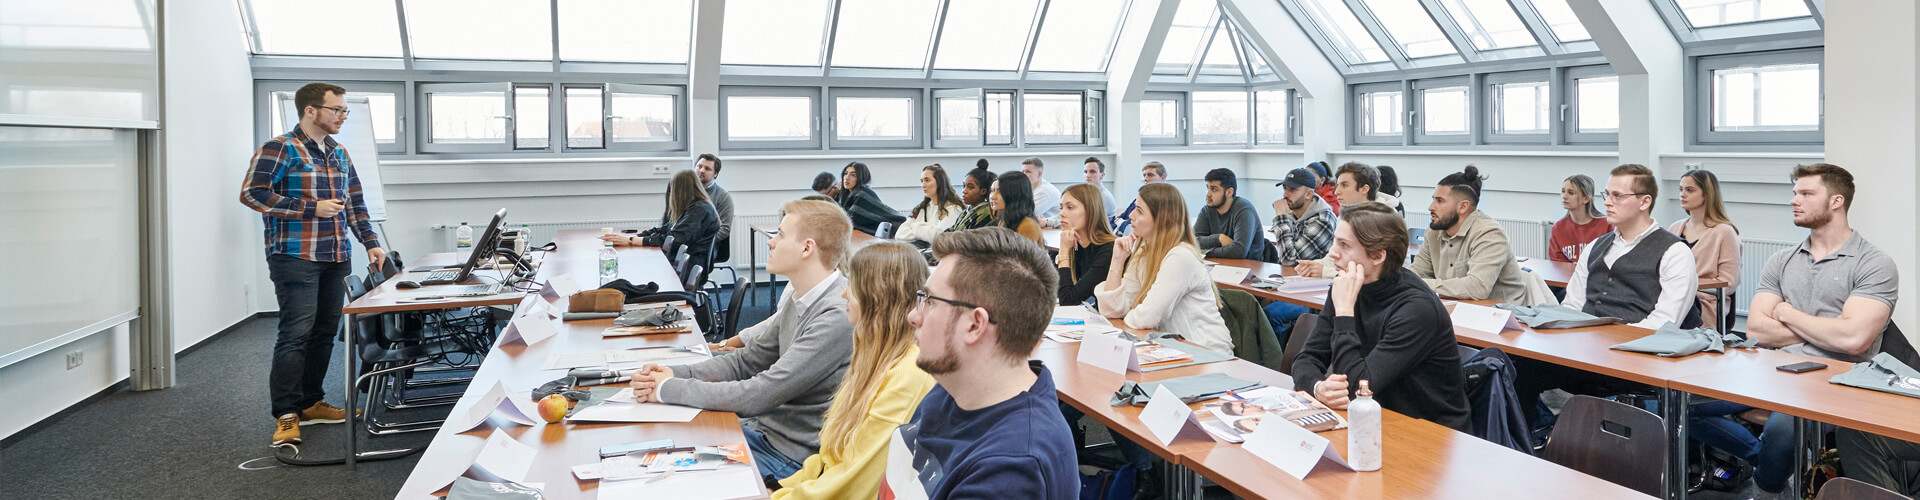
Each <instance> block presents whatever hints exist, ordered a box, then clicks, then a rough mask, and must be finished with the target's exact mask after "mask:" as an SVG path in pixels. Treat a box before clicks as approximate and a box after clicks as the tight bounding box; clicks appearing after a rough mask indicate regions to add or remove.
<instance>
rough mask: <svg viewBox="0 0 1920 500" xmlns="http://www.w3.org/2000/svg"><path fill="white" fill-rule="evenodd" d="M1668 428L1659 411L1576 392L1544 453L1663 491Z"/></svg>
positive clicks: (1551, 458) (1637, 487)
mask: <svg viewBox="0 0 1920 500" xmlns="http://www.w3.org/2000/svg"><path fill="white" fill-rule="evenodd" d="M1666 445H1667V432H1666V426H1665V425H1663V424H1662V423H1661V420H1660V416H1659V415H1654V414H1653V413H1651V412H1648V411H1646V410H1643V409H1640V408H1635V407H1632V406H1627V405H1625V404H1621V403H1615V402H1612V401H1607V400H1605V399H1600V398H1596V397H1593V396H1584V395H1575V396H1573V397H1572V398H1570V399H1568V400H1567V405H1566V406H1565V407H1562V408H1561V409H1560V419H1559V421H1558V422H1557V423H1555V424H1554V426H1553V434H1552V435H1551V436H1550V437H1548V439H1547V446H1546V448H1545V449H1543V450H1541V452H1540V457H1541V458H1545V459H1547V461H1550V462H1553V463H1556V464H1560V465H1562V466H1565V467H1567V468H1569V469H1573V470H1577V471H1580V472H1584V473H1587V474H1588V475H1591V476H1593V477H1597V478H1600V479H1604V480H1607V481H1608V482H1612V483H1614V484H1618V485H1621V486H1625V487H1628V488H1631V489H1633V490H1635V491H1639V492H1641V493H1646V494H1648V495H1654V496H1660V495H1661V493H1662V492H1663V491H1664V490H1665V489H1666V488H1665V485H1664V484H1662V481H1663V478H1664V477H1665V473H1666V461H1664V460H1648V459H1647V457H1659V456H1664V455H1665V454H1666Z"/></svg>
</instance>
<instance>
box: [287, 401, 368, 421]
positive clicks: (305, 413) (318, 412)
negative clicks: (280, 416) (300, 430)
mask: <svg viewBox="0 0 1920 500" xmlns="http://www.w3.org/2000/svg"><path fill="white" fill-rule="evenodd" d="M360 413H361V412H359V411H355V412H354V414H356V415H358V414H360ZM345 421H347V411H346V410H342V409H339V408H336V407H334V406H333V405H330V404H327V402H326V401H321V402H318V403H314V404H313V406H309V407H307V409H305V410H300V425H313V424H337V423H341V422H345Z"/></svg>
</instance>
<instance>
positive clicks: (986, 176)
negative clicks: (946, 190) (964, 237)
mask: <svg viewBox="0 0 1920 500" xmlns="http://www.w3.org/2000/svg"><path fill="white" fill-rule="evenodd" d="M993 181H994V175H993V171H992V170H987V160H985V159H982V160H980V163H978V166H975V167H974V168H973V170H969V171H967V179H966V185H965V186H963V187H962V188H961V189H960V202H961V203H965V204H967V206H966V208H964V209H962V210H961V212H960V218H958V219H955V220H954V221H953V226H952V227H949V228H947V232H954V231H966V230H969V229H979V228H983V227H987V224H992V223H993V202H991V201H988V200H987V197H988V196H989V195H991V194H992V193H993Z"/></svg>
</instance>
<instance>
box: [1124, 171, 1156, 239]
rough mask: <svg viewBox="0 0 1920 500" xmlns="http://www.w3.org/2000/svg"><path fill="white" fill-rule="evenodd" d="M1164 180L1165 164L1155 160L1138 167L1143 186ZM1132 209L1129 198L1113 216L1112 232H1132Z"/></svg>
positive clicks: (1125, 233) (1126, 233)
mask: <svg viewBox="0 0 1920 500" xmlns="http://www.w3.org/2000/svg"><path fill="white" fill-rule="evenodd" d="M1166 181H1167V166H1166V165H1162V164H1160V162H1157V161H1150V162H1147V166H1144V167H1140V185H1142V186H1145V185H1148V184H1153V183H1156V182H1166ZM1133 209H1134V203H1133V201H1131V200H1129V201H1127V208H1126V209H1124V210H1121V211H1120V214H1119V215H1115V216H1114V217H1113V234H1116V235H1121V236H1125V235H1129V234H1133Z"/></svg>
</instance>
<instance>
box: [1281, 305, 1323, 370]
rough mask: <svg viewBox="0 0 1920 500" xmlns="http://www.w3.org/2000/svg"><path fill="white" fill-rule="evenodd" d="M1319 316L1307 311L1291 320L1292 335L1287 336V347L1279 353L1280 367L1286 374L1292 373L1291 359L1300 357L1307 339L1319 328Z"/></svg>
mask: <svg viewBox="0 0 1920 500" xmlns="http://www.w3.org/2000/svg"><path fill="white" fill-rule="evenodd" d="M1319 324H1320V315H1319V314H1315V313H1313V312H1311V311H1309V312H1308V313H1306V314H1302V315H1300V318H1298V319H1295V320H1293V330H1292V333H1288V334H1287V347H1286V348H1285V349H1282V350H1281V351H1280V366H1282V367H1285V368H1286V370H1283V371H1285V372H1287V373H1293V359H1294V358H1298V357H1300V351H1301V350H1303V349H1306V348H1307V337H1308V336H1310V335H1313V328H1314V327H1316V326H1319Z"/></svg>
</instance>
